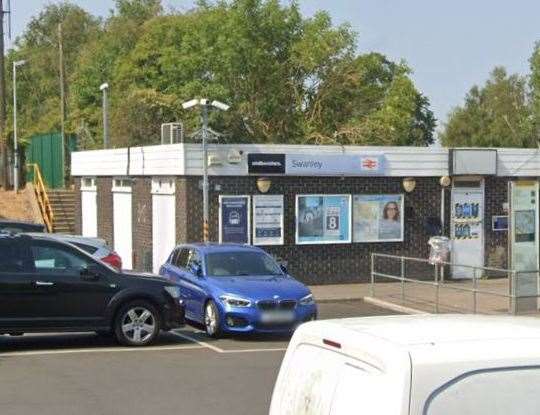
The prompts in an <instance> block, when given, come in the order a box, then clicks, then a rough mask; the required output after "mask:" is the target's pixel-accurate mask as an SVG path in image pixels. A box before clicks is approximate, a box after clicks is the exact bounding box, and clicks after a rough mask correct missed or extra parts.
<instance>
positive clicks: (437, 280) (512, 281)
mask: <svg viewBox="0 0 540 415" xmlns="http://www.w3.org/2000/svg"><path fill="white" fill-rule="evenodd" d="M377 258H385V259H391V260H396V261H399V262H400V263H401V275H392V274H388V273H386V272H379V271H377V267H376V260H377ZM405 261H410V262H414V263H424V264H428V265H430V266H433V267H434V279H433V281H424V280H420V279H414V278H408V277H406V276H405ZM445 265H448V266H453V267H459V268H468V269H472V270H473V276H472V281H471V282H472V285H473V286H472V287H467V286H457V285H451V284H447V283H445V282H444V280H443V279H441V272H442V270H443V268H444V266H445ZM481 270H483V271H492V272H493V271H495V272H498V273H501V274H503V275H505V277H504V278H505V279H506V280H507V281H508V286H509V292H508V293H502V292H496V291H492V290H490V289H485V288H479V287H478V280H479V278H478V275H477V272H476V271H481ZM522 274H536V275H538V277H537V278H538V280H540V270H531V271H518V270H514V269H503V268H495V267H483V266H472V265H462V264H452V263H449V262H440V263H436V264H434V263H431V262H430V261H429V260H428V259H424V258H414V257H407V256H400V255H391V254H383V253H377V252H373V253H371V282H370V296H371V297H375V282H376V277H381V278H384V279H389V280H393V281H398V282H399V283H400V285H401V301H402V302H403V301H404V300H405V283H413V284H418V285H424V286H432V287H434V288H435V299H434V301H433V304H434V309H435V312H436V313H438V312H439V301H440V298H439V295H440V294H439V292H440V290H441V289H446V290H454V291H459V292H464V293H471V295H472V300H473V312H474V313H475V314H476V313H477V311H478V310H477V296H478V295H491V296H494V297H500V298H505V299H507V300H508V301H509V304H508V312H509V313H510V314H517V302H518V300H523V299H527V298H537V299H538V298H540V295H539V294H536V295H517V294H516V291H515V287H516V281H518V278H519V277H520V276H521V275H522Z"/></svg>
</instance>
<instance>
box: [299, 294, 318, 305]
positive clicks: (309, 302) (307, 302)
mask: <svg viewBox="0 0 540 415" xmlns="http://www.w3.org/2000/svg"><path fill="white" fill-rule="evenodd" d="M312 304H315V300H314V299H313V294H308V295H306V296H305V297H302V298H301V299H300V305H312Z"/></svg>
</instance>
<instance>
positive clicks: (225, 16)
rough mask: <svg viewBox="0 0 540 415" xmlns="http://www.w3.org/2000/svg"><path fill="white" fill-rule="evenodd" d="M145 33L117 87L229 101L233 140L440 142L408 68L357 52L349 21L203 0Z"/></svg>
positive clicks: (273, 2) (225, 122)
mask: <svg viewBox="0 0 540 415" xmlns="http://www.w3.org/2000/svg"><path fill="white" fill-rule="evenodd" d="M142 31H143V34H142V35H141V36H140V37H139V39H138V42H137V45H136V46H135V47H134V48H133V50H132V51H131V52H130V53H129V55H128V56H126V57H124V58H122V59H121V60H120V63H119V68H118V76H117V78H116V84H117V85H118V87H119V89H120V90H121V91H125V96H127V95H130V94H133V91H134V90H136V89H143V90H147V91H149V90H152V91H154V93H155V94H165V95H175V96H177V97H179V100H178V101H177V104H176V105H179V103H180V102H181V101H182V100H188V99H191V98H193V97H204V96H207V97H212V98H215V99H220V100H222V101H225V102H229V103H231V104H233V105H232V108H231V111H229V112H228V113H226V114H214V117H215V118H214V120H213V124H214V125H216V128H218V129H220V130H221V131H226V132H227V133H228V136H229V137H230V140H233V141H248V142H278V143H279V142H282V143H294V142H331V143H370V144H373V143H378V144H383V143H388V144H395V145H406V144H417V145H426V144H429V143H430V142H431V141H432V134H433V129H434V126H435V120H434V118H433V114H432V113H431V111H430V110H429V109H428V105H429V102H428V101H427V99H426V98H425V97H423V96H422V95H421V94H420V93H419V92H418V91H417V90H416V88H415V87H414V84H413V83H412V81H411V79H410V77H409V75H410V70H409V69H408V68H407V67H406V65H404V64H395V63H393V62H390V61H389V60H387V59H386V58H385V57H384V56H382V55H379V54H369V55H363V56H355V52H354V51H355V39H356V35H355V34H354V33H353V32H352V31H351V29H350V27H349V26H348V25H343V26H338V27H335V26H333V25H332V22H331V19H330V17H329V15H328V14H327V13H325V12H320V13H317V14H316V15H315V16H314V17H312V18H304V17H302V16H301V14H300V11H299V9H298V5H297V4H296V3H295V2H293V3H291V4H290V5H289V6H282V5H281V3H280V2H279V1H277V0H267V1H263V0H234V1H231V2H218V3H217V4H209V3H207V2H203V3H200V4H199V7H198V8H196V9H194V10H192V11H190V12H188V13H185V14H180V15H167V16H161V17H157V18H155V19H152V20H151V21H148V22H147V23H146V24H145V25H144V26H143V27H142ZM123 101H124V102H125V99H123ZM170 111H172V112H173V113H177V114H180V115H181V116H182V120H183V121H185V123H186V124H187V126H188V127H191V128H195V126H196V125H197V124H198V118H197V116H196V115H195V114H194V113H186V112H182V111H181V109H180V107H179V106H178V107H176V108H170ZM163 121H171V120H163ZM124 127H125V124H124ZM133 128H137V127H136V126H135V125H134V126H133ZM113 130H117V128H116V127H115V126H113ZM123 131H125V130H124V129H123Z"/></svg>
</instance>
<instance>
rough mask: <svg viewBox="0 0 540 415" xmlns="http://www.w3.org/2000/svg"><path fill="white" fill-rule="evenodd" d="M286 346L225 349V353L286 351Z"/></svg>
mask: <svg viewBox="0 0 540 415" xmlns="http://www.w3.org/2000/svg"><path fill="white" fill-rule="evenodd" d="M285 350H287V348H286V347H281V348H275V349H238V350H224V351H223V353H256V352H284V351H285Z"/></svg>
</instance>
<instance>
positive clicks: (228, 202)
mask: <svg viewBox="0 0 540 415" xmlns="http://www.w3.org/2000/svg"><path fill="white" fill-rule="evenodd" d="M219 242H220V243H237V244H248V243H249V196H220V197H219Z"/></svg>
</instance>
